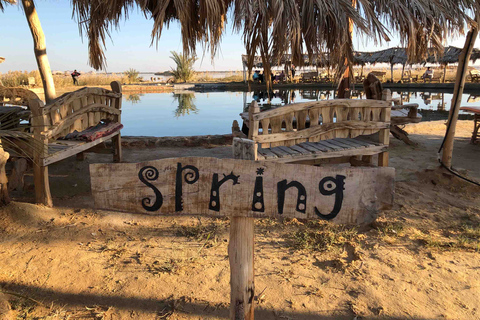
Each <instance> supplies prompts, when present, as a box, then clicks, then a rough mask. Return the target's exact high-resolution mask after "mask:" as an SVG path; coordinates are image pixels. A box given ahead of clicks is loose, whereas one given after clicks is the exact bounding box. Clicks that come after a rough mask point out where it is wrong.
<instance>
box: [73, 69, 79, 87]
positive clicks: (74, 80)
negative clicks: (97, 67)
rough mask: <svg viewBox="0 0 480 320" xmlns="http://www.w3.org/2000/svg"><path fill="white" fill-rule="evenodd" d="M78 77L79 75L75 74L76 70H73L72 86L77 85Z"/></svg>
mask: <svg viewBox="0 0 480 320" xmlns="http://www.w3.org/2000/svg"><path fill="white" fill-rule="evenodd" d="M79 76H80V73H79V72H77V70H73V72H72V79H73V85H78V80H77V78H78V77H79Z"/></svg>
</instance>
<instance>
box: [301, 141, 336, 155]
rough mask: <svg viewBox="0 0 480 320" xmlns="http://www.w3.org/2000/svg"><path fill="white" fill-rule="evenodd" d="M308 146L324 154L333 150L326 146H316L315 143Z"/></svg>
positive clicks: (308, 143) (309, 143)
mask: <svg viewBox="0 0 480 320" xmlns="http://www.w3.org/2000/svg"><path fill="white" fill-rule="evenodd" d="M306 144H307V145H309V146H310V147H312V148H314V149H317V150H319V151H322V152H328V151H331V150H332V149H331V148H327V147H325V146H322V145H318V144H315V142H306ZM317 152H318V151H315V153H317Z"/></svg>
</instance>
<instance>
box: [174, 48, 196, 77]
mask: <svg viewBox="0 0 480 320" xmlns="http://www.w3.org/2000/svg"><path fill="white" fill-rule="evenodd" d="M170 53H171V54H172V57H170V58H171V59H172V60H173V61H174V62H175V64H176V65H177V68H176V69H173V68H172V73H173V78H174V79H175V82H177V81H183V82H187V81H190V80H192V79H193V77H194V76H195V70H194V69H193V64H194V63H195V61H196V60H197V58H196V57H188V55H186V54H179V53H177V52H175V51H170Z"/></svg>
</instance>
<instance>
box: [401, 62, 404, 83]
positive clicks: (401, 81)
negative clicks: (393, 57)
mask: <svg viewBox="0 0 480 320" xmlns="http://www.w3.org/2000/svg"><path fill="white" fill-rule="evenodd" d="M404 74H405V63H404V64H402V75H401V76H400V81H401V82H402V81H403V75H404Z"/></svg>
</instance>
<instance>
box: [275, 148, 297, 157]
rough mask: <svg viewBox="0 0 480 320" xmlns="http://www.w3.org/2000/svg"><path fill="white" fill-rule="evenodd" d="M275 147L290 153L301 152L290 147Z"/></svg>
mask: <svg viewBox="0 0 480 320" xmlns="http://www.w3.org/2000/svg"><path fill="white" fill-rule="evenodd" d="M277 148H279V149H282V150H283V151H285V152H287V153H288V154H291V155H296V154H299V153H301V152H298V151H296V150H293V149H292V148H291V147H285V146H278V147H277Z"/></svg>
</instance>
